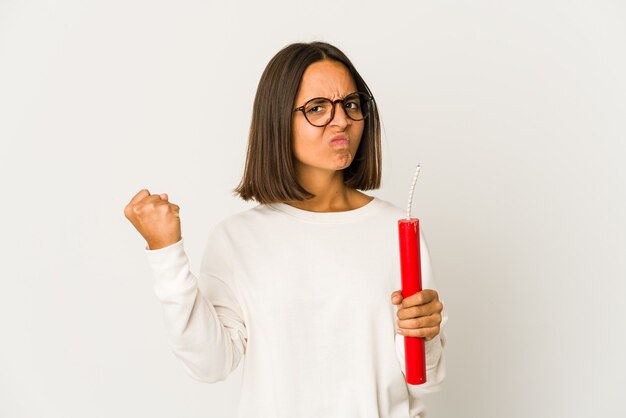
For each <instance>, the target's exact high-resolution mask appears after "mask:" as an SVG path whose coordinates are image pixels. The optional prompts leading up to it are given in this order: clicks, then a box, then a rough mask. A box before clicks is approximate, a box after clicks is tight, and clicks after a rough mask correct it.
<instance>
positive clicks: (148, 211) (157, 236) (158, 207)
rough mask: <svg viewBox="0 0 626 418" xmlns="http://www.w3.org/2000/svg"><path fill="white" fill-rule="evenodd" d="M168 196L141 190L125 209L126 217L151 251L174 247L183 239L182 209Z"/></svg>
mask: <svg viewBox="0 0 626 418" xmlns="http://www.w3.org/2000/svg"><path fill="white" fill-rule="evenodd" d="M167 199H168V198H167V194H166V193H162V194H160V195H157V194H155V195H151V194H150V192H149V191H148V190H147V189H141V190H140V191H139V193H137V194H136V195H135V196H133V198H132V199H131V200H130V203H128V205H126V207H125V208H124V215H125V216H126V218H127V219H128V220H129V221H130V222H131V223H132V224H133V226H134V227H135V229H137V231H139V233H140V234H141V236H142V237H144V239H145V240H146V242H147V243H148V248H149V249H150V250H158V249H159V248H163V247H167V246H168V245H172V244H174V243H176V242H178V241H180V239H181V230H180V217H179V212H180V207H179V206H178V205H176V204H174V203H170V202H168V200H167Z"/></svg>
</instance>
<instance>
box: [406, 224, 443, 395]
mask: <svg viewBox="0 0 626 418" xmlns="http://www.w3.org/2000/svg"><path fill="white" fill-rule="evenodd" d="M420 261H421V264H422V289H433V290H437V286H436V284H435V279H434V277H433V271H432V266H431V261H430V252H429V250H428V245H427V244H426V240H425V238H424V235H423V233H422V229H421V228H420ZM439 300H440V301H441V302H442V303H443V304H444V307H443V310H442V312H441V325H440V329H439V335H437V336H436V337H435V338H433V339H432V340H430V341H426V342H425V343H424V348H425V351H426V383H423V384H421V385H410V384H407V387H408V389H409V394H410V395H411V396H412V397H413V398H420V397H421V396H422V395H424V394H426V393H431V392H437V391H439V390H441V387H442V383H443V380H444V378H445V376H446V368H445V362H444V355H443V348H444V347H445V345H446V336H445V328H446V327H445V325H446V324H447V322H448V314H447V310H446V306H445V302H444V301H443V298H442V297H441V295H439ZM395 344H396V354H397V355H398V361H399V362H400V367H401V368H402V373H403V374H404V375H405V377H406V365H405V360H404V337H403V336H402V335H399V334H395Z"/></svg>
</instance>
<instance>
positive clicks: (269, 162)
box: [233, 42, 382, 203]
mask: <svg viewBox="0 0 626 418" xmlns="http://www.w3.org/2000/svg"><path fill="white" fill-rule="evenodd" d="M326 59H328V60H333V61H337V62H340V63H342V64H343V65H345V66H346V68H347V69H348V71H349V72H350V75H351V76H352V78H353V79H354V82H355V83H356V86H357V91H360V92H363V93H367V94H369V95H370V96H372V97H373V95H372V93H371V91H370V89H369V87H368V86H367V84H366V83H365V81H364V80H363V78H362V77H361V76H360V75H359V73H358V72H357V70H356V68H354V65H352V63H351V62H350V60H349V59H348V57H347V56H346V55H345V54H344V53H343V52H341V51H340V50H339V49H338V48H336V47H334V46H333V45H330V44H328V43H325V42H311V43H294V44H291V45H288V46H286V47H285V48H283V49H282V50H280V51H279V52H278V53H277V54H276V55H275V56H274V57H273V58H272V59H271V60H270V62H269V63H268V64H267V67H265V70H264V71H263V75H262V76H261V80H260V81H259V85H258V88H257V92H256V97H255V98H254V105H253V108H252V123H251V125H250V134H249V140H248V152H247V156H246V164H245V171H244V174H243V178H242V180H241V182H240V183H239V186H238V187H237V188H236V189H233V192H234V194H235V195H239V197H241V198H242V199H243V200H246V201H247V200H250V199H254V200H256V201H257V202H259V203H274V202H284V201H288V200H306V199H310V198H312V197H315V195H313V194H312V193H310V192H308V191H307V190H306V189H304V188H303V187H302V186H301V185H300V184H299V183H298V181H297V177H296V171H295V167H294V160H293V158H294V157H293V146H292V117H293V106H294V102H295V100H296V96H297V94H298V89H299V88H300V82H301V80H302V74H303V73H304V71H305V70H306V69H307V67H308V66H309V65H311V64H313V63H314V62H317V61H322V60H326ZM380 148H381V146H380V117H379V115H378V110H377V108H376V104H375V102H374V103H373V104H372V107H371V110H370V114H369V116H368V117H367V118H366V119H365V126H364V129H363V134H362V136H361V142H360V144H359V148H358V150H357V153H356V156H355V158H354V160H353V161H352V163H351V164H350V166H349V167H347V168H345V169H343V175H344V183H345V184H346V185H347V186H349V187H353V188H355V189H360V190H371V189H378V188H379V187H380V182H381V172H382V156H381V150H380Z"/></svg>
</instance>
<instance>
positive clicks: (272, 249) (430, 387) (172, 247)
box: [124, 42, 447, 418]
mask: <svg viewBox="0 0 626 418" xmlns="http://www.w3.org/2000/svg"><path fill="white" fill-rule="evenodd" d="M380 179H381V155H380V123H379V116H378V112H377V109H376V105H375V102H374V100H373V97H372V95H371V92H370V90H369V88H368V87H367V85H366V83H365V81H364V80H363V79H362V78H361V76H360V75H359V73H358V72H357V71H356V69H355V68H354V66H353V65H352V63H351V62H350V60H349V59H348V58H347V57H346V56H345V55H344V54H343V53H342V52H341V51H340V50H338V49H337V48H336V47H334V46H332V45H329V44H327V43H322V42H313V43H308V44H305V43H297V44H292V45H289V46H287V47H285V48H284V49H282V50H281V51H280V52H279V53H278V54H276V56H274V58H272V60H271V61H270V62H269V64H268V65H267V67H266V69H265V71H264V73H263V75H262V77H261V80H260V82H259V86H258V90H257V94H256V98H255V101H254V108H253V117H252V126H251V130H250V138H249V146H248V153H247V161H246V167H245V173H244V176H243V179H242V181H241V183H240V184H239V186H238V187H237V188H236V189H235V192H236V193H237V194H238V195H239V196H240V197H241V198H243V199H244V200H250V199H253V200H256V201H257V202H259V204H258V205H257V206H255V207H253V208H251V209H249V210H246V211H244V212H241V213H238V214H235V215H232V216H230V217H228V218H227V219H225V220H223V221H221V222H219V223H218V224H217V225H215V227H214V228H213V229H212V231H211V233H210V234H209V238H208V242H207V245H206V248H205V252H204V256H203V260H202V265H201V271H200V274H199V276H198V278H197V279H196V277H195V276H194V275H193V274H192V273H191V272H190V269H189V261H188V259H187V256H186V254H185V252H184V249H183V238H182V235H181V230H180V219H179V217H178V214H179V207H178V206H177V205H175V204H173V203H171V202H169V201H168V196H167V195H166V194H161V195H151V194H150V193H149V192H148V191H147V190H145V189H144V190H141V191H140V192H139V193H137V195H135V196H134V197H133V199H132V200H131V202H130V203H129V204H128V205H127V206H126V208H125V212H124V213H125V215H126V216H127V218H128V219H129V220H130V221H131V222H132V223H133V225H134V226H135V227H136V228H137V230H138V231H139V232H140V233H141V234H142V236H143V237H144V238H145V239H146V241H147V244H148V245H147V247H146V248H145V251H146V255H147V257H148V259H149V262H150V264H151V267H152V268H153V271H154V274H155V278H156V284H155V288H154V290H155V293H156V295H157V297H158V298H159V300H160V301H161V302H162V303H163V309H164V313H165V316H164V317H165V321H166V326H167V329H168V332H169V339H170V341H171V346H172V349H173V351H174V353H175V354H176V355H177V356H178V357H179V358H180V360H181V362H182V364H183V366H184V367H185V369H186V370H187V372H188V373H189V374H190V375H191V376H193V377H194V378H196V379H198V380H200V381H204V382H216V381H220V380H223V379H225V378H226V377H227V376H228V374H229V373H230V372H231V371H233V370H234V369H235V368H236V367H237V366H238V364H239V362H240V360H241V358H242V357H243V356H244V355H245V358H246V360H245V366H244V371H243V388H242V395H241V401H240V406H239V416H240V417H248V418H249V417H281V418H282V417H285V418H287V417H288V418H294V417H298V418H302V417H315V418H320V417H325V418H328V417H341V418H349V417H355V418H357V417H359V418H362V417H407V416H408V417H420V416H423V414H424V405H423V403H422V401H421V399H420V396H421V395H422V394H423V393H426V392H429V391H434V390H437V389H438V387H439V385H440V384H441V382H442V380H443V377H444V375H445V371H444V362H443V346H444V344H445V338H444V336H443V334H442V333H441V328H442V327H443V325H444V324H445V322H446V319H447V318H446V316H445V314H443V312H442V310H443V304H442V303H441V302H440V300H439V297H438V293H437V291H436V290H435V286H434V282H433V278H432V271H431V268H430V259H429V254H428V248H427V246H426V242H425V241H424V239H423V237H420V240H421V246H422V264H423V267H422V268H423V278H422V280H423V287H424V289H425V290H423V291H422V292H419V293H417V294H415V295H413V296H411V297H408V298H406V299H403V298H402V294H401V292H400V291H399V290H397V288H398V285H399V284H400V270H399V261H398V259H399V256H398V243H397V220H398V219H400V218H402V217H403V216H404V212H403V211H402V210H401V209H400V208H398V207H396V206H394V205H392V204H391V203H389V202H386V201H384V200H381V199H378V198H376V197H372V196H368V195H366V194H364V193H362V192H361V191H359V190H358V189H360V190H369V189H376V188H378V187H380ZM389 298H391V300H390V299H389ZM393 305H397V308H396V310H395V312H394V309H393ZM396 328H397V329H398V330H400V332H401V335H402V336H419V337H424V338H425V340H426V353H427V383H426V384H424V385H420V386H413V385H407V384H406V380H405V378H404V344H403V338H400V336H401V335H398V334H396V333H395V329H396Z"/></svg>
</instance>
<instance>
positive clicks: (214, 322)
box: [145, 228, 247, 383]
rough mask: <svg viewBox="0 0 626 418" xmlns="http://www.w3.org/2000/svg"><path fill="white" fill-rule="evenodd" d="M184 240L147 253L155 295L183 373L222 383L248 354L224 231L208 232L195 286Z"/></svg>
mask: <svg viewBox="0 0 626 418" xmlns="http://www.w3.org/2000/svg"><path fill="white" fill-rule="evenodd" d="M183 244H184V238H182V239H181V240H180V241H178V242H176V243H174V244H172V245H170V246H168V247H164V248H160V249H157V250H149V249H148V247H147V246H146V247H145V252H146V255H147V258H148V262H149V264H150V267H151V268H152V271H153V273H154V278H155V284H154V293H155V294H156V296H157V298H158V299H159V301H160V302H161V304H162V307H163V318H164V321H165V327H166V331H167V333H168V339H169V341H170V346H171V348H172V351H173V352H174V354H175V355H176V356H177V357H178V358H179V359H180V361H181V362H182V365H183V367H184V368H185V370H186V371H187V373H188V374H189V375H190V376H192V377H193V378H194V379H197V380H199V381H202V382H209V383H212V382H217V381H220V380H224V379H225V378H226V377H227V376H228V375H229V374H230V373H231V372H232V371H233V370H235V369H236V368H237V366H238V364H239V361H240V360H241V358H242V357H243V355H244V353H245V349H246V342H247V333H246V327H245V323H244V320H243V318H244V316H243V313H242V309H241V306H240V303H239V301H238V299H237V295H236V293H237V292H236V286H235V285H234V283H233V274H232V272H233V269H232V260H231V257H232V255H231V254H230V252H229V248H230V247H228V246H227V245H226V242H225V239H224V236H223V233H222V230H220V229H218V228H214V229H213V230H212V231H211V234H210V236H209V239H208V242H207V244H206V248H205V251H204V255H203V259H202V266H201V271H200V276H199V280H198V279H197V278H196V277H195V276H194V275H193V273H192V272H191V270H190V265H189V260H188V258H187V254H186V253H185V251H184V247H183Z"/></svg>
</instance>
